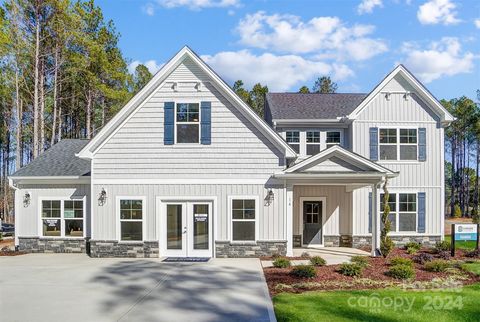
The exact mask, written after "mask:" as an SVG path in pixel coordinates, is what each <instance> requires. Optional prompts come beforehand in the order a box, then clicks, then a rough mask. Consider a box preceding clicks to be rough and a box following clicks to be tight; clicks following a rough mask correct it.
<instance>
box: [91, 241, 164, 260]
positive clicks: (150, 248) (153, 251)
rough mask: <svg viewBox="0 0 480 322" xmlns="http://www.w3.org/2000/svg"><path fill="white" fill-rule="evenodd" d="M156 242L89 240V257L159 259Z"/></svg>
mask: <svg viewBox="0 0 480 322" xmlns="http://www.w3.org/2000/svg"><path fill="white" fill-rule="evenodd" d="M158 254H159V252H158V241H146V242H118V241H117V240H90V257H132V258H151V257H159V255H158Z"/></svg>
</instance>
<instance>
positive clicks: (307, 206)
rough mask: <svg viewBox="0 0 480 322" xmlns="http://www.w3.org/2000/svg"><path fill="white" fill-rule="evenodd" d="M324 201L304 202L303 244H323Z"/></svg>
mask: <svg viewBox="0 0 480 322" xmlns="http://www.w3.org/2000/svg"><path fill="white" fill-rule="evenodd" d="M322 206H323V205H322V201H304V202H303V244H304V245H321V244H322V209H323V207H322Z"/></svg>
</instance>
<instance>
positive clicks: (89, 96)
mask: <svg viewBox="0 0 480 322" xmlns="http://www.w3.org/2000/svg"><path fill="white" fill-rule="evenodd" d="M86 114H87V121H86V126H85V127H86V132H87V133H86V137H87V139H91V138H92V127H91V122H92V92H91V91H90V90H88V92H87V113H86Z"/></svg>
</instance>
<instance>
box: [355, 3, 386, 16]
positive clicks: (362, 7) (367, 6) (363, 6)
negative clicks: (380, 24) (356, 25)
mask: <svg viewBox="0 0 480 322" xmlns="http://www.w3.org/2000/svg"><path fill="white" fill-rule="evenodd" d="M375 7H383V3H382V0H363V1H362V2H361V3H360V4H359V5H358V7H357V12H358V14H359V15H363V14H364V13H372V12H373V9H374V8H375Z"/></svg>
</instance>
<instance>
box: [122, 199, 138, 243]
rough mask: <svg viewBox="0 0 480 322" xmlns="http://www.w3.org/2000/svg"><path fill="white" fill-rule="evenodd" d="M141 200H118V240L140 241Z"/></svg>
mask: <svg viewBox="0 0 480 322" xmlns="http://www.w3.org/2000/svg"><path fill="white" fill-rule="evenodd" d="M142 206H143V200H140V199H130V200H120V239H121V240H142V238H143V235H142V227H143V224H142V218H143V207H142Z"/></svg>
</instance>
